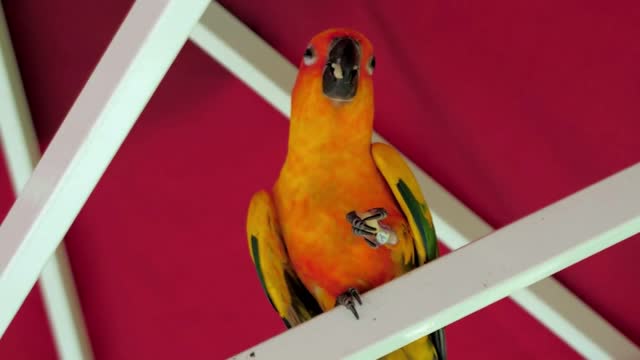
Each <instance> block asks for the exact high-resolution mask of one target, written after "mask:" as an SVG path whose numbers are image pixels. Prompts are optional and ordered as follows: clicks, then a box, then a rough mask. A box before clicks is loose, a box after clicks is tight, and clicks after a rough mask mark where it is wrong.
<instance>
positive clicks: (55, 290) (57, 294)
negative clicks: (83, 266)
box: [0, 5, 93, 360]
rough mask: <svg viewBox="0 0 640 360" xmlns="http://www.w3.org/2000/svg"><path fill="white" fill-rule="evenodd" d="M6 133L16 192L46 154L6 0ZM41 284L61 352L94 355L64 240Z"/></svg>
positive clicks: (1, 57) (0, 65)
mask: <svg viewBox="0 0 640 360" xmlns="http://www.w3.org/2000/svg"><path fill="white" fill-rule="evenodd" d="M0 111H1V112H2V114H0V138H1V139H2V146H3V150H4V159H5V162H6V164H7V168H8V170H9V176H10V180H11V184H12V186H13V190H14V193H15V194H16V196H17V195H18V194H19V193H20V191H21V190H22V188H23V187H24V184H25V183H26V182H27V180H28V179H29V176H31V172H32V171H33V167H34V166H35V164H36V163H37V162H38V159H39V158H40V148H39V146H38V140H37V138H36V133H35V131H34V129H33V123H32V121H31V113H30V111H29V107H28V104H27V98H26V95H25V93H24V88H23V85H22V81H21V80H20V71H19V69H18V65H17V62H16V58H15V54H14V53H13V47H12V43H11V38H10V36H9V28H8V26H7V22H6V18H5V14H4V10H3V8H2V5H0ZM40 290H41V293H42V298H43V301H44V306H45V310H46V313H47V317H48V319H49V325H50V326H51V332H52V334H53V338H54V341H55V344H56V350H57V352H58V358H60V359H63V360H67V359H68V360H71V359H85V360H90V359H93V353H92V351H91V343H90V341H89V336H88V334H87V329H86V326H85V323H84V318H83V316H82V309H81V307H80V301H79V300H78V294H77V292H76V287H75V283H74V281H73V274H72V272H71V266H70V265H69V261H68V258H67V252H66V249H65V246H64V242H62V243H60V246H58V248H57V250H56V252H55V253H54V255H53V257H51V259H50V260H49V262H48V263H47V265H46V266H45V267H44V269H43V270H42V274H41V275H40Z"/></svg>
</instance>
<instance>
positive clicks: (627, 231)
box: [234, 163, 640, 360]
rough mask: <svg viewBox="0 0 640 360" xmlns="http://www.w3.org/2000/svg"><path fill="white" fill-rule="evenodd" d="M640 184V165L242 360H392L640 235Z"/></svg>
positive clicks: (252, 351)
mask: <svg viewBox="0 0 640 360" xmlns="http://www.w3.org/2000/svg"><path fill="white" fill-rule="evenodd" d="M638 184H640V163H638V164H636V165H635V166H633V167H630V168H628V169H625V170H623V171H621V172H619V173H617V174H615V175H613V176H611V177H609V178H607V179H605V180H603V181H601V182H599V183H597V184H595V185H592V186H590V187H588V188H586V189H584V190H582V191H579V192H577V193H575V194H573V195H571V196H569V197H567V198H565V199H563V200H561V201H558V202H556V203H554V204H552V205H550V206H548V207H546V208H544V209H542V210H539V211H537V212H535V213H533V214H531V215H529V216H526V217H524V218H522V219H521V220H519V221H517V222H515V223H512V224H511V225H508V226H506V227H504V228H501V229H499V230H497V231H495V232H493V233H492V234H490V235H488V236H486V237H484V238H482V239H481V240H479V241H476V242H473V243H471V244H469V245H467V246H464V247H462V248H460V249H458V250H457V251H455V252H453V253H450V254H447V255H446V256H443V257H442V258H440V259H438V260H436V261H434V262H432V263H429V264H427V265H425V266H423V267H420V268H418V269H416V270H414V271H412V272H410V273H409V274H407V275H405V276H402V277H400V278H398V279H395V280H394V281H391V282H389V283H387V284H385V285H383V286H381V287H378V288H375V289H373V290H371V291H369V292H367V293H365V294H364V296H363V299H362V300H363V305H362V306H361V307H359V308H358V312H359V313H360V320H356V319H355V318H354V317H353V315H352V314H351V312H350V311H349V310H347V309H346V308H344V307H338V308H336V309H333V310H332V311H329V312H327V313H325V314H322V315H319V316H317V317H316V318H314V319H312V320H310V321H308V322H306V323H304V324H302V325H301V326H299V327H296V328H293V329H291V330H288V331H285V332H283V333H281V334H280V335H278V336H276V337H273V338H271V339H269V340H267V341H265V342H263V343H261V344H259V345H257V346H255V347H252V348H250V349H248V350H246V351H244V352H242V353H240V354H238V355H237V356H235V357H234V359H251V360H262V359H308V360H311V359H375V358H377V357H380V356H382V355H384V354H387V353H389V352H391V351H393V350H395V349H397V348H399V347H401V346H403V345H406V344H408V343H409V342H411V341H413V340H416V339H418V338H420V337H422V336H424V335H426V334H429V333H431V332H433V331H435V330H437V329H439V328H441V327H443V326H446V325H448V324H450V323H452V322H454V321H456V320H458V319H461V318H463V317H465V316H467V315H469V314H471V313H473V312H474V311H477V310H479V309H481V308H483V307H485V306H487V305H489V304H491V303H493V302H495V301H498V300H500V299H502V298H504V297H506V296H508V295H509V294H511V293H513V292H514V291H516V290H518V289H521V288H524V287H526V286H529V285H532V284H534V283H535V282H537V281H539V280H541V279H543V278H545V277H547V276H550V275H552V274H554V273H555V272H557V271H559V270H562V269H564V268H566V267H568V266H570V265H572V264H575V263H576V262H578V261H580V260H582V259H584V258H587V257H589V256H591V255H593V254H595V253H597V252H599V251H601V250H603V249H606V248H607V247H609V246H611V245H614V244H616V243H618V242H620V241H622V240H624V239H627V238H629V237H631V236H633V235H635V234H637V233H638V232H640V191H638ZM603 291H606V290H604V289H603ZM311 339H313V341H310V340H311ZM618 355H619V357H617V358H619V359H623V358H624V359H629V358H635V355H636V353H635V352H633V351H632V352H630V353H626V354H624V353H619V354H618ZM586 357H588V358H597V357H596V356H595V355H594V354H587V356H586Z"/></svg>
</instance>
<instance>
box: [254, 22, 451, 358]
mask: <svg viewBox="0 0 640 360" xmlns="http://www.w3.org/2000/svg"><path fill="white" fill-rule="evenodd" d="M343 38H349V39H352V40H353V41H354V43H355V44H357V50H358V54H357V59H358V62H357V63H356V64H355V66H353V68H354V71H357V72H356V74H357V75H353V76H357V84H356V85H355V86H356V88H357V90H356V91H355V95H354V96H353V97H352V98H349V99H348V100H347V101H341V100H336V99H335V98H332V97H329V96H326V94H325V93H326V91H324V90H323V81H325V82H326V81H329V80H326V79H323V75H324V76H325V77H326V76H328V75H327V74H326V71H327V69H326V67H327V66H328V65H329V64H328V62H327V56H328V54H329V52H330V50H331V46H332V45H335V43H336V41H337V40H336V39H343ZM309 49H312V50H311V51H312V55H313V56H314V57H315V58H314V59H310V58H307V57H305V60H304V61H302V62H301V64H300V69H299V72H298V77H297V79H296V83H295V86H294V89H293V92H292V110H291V125H290V133H289V144H288V152H287V156H286V160H285V162H284V165H283V166H282V169H281V171H280V175H279V177H278V179H277V181H276V182H275V184H274V186H273V188H272V191H271V192H270V193H269V192H267V191H265V190H262V191H260V192H258V193H257V194H256V195H254V197H253V198H252V201H251V204H250V207H249V214H248V217H247V235H248V239H249V246H250V248H251V256H252V259H253V261H254V264H256V269H257V270H258V274H259V277H260V281H261V283H262V285H263V287H264V289H265V291H266V292H267V295H268V297H269V300H270V301H271V303H272V305H273V307H274V308H275V309H276V311H277V312H278V313H279V315H280V316H281V317H282V318H283V320H285V322H286V323H287V325H288V326H290V327H291V326H295V325H297V324H299V323H301V322H304V321H306V320H308V319H310V318H312V317H313V316H315V315H317V314H318V313H320V312H322V311H327V310H330V309H332V308H333V307H334V306H335V305H336V299H337V297H338V296H339V295H340V294H342V293H344V292H345V291H347V290H348V289H350V288H355V289H357V290H358V291H359V292H360V293H365V292H366V291H368V290H370V289H372V288H374V287H377V286H379V285H382V284H384V283H386V282H388V281H390V280H392V279H394V278H396V277H398V276H401V275H402V274H404V273H406V272H408V271H410V270H411V269H413V268H415V267H416V266H419V265H421V264H422V263H425V262H426V261H428V256H427V255H428V254H427V252H428V251H427V247H431V248H433V244H430V245H429V246H427V245H425V244H427V239H426V237H429V236H425V235H424V234H425V233H424V231H422V232H421V229H424V228H425V226H426V227H430V228H431V230H432V228H433V225H432V223H431V217H430V214H429V210H428V208H427V206H426V203H425V202H424V199H423V196H422V195H421V193H420V190H419V188H418V185H417V183H416V182H415V179H414V178H413V175H412V174H411V172H410V170H409V169H408V167H407V166H406V164H405V163H404V161H403V160H402V158H401V157H400V155H399V154H398V153H397V152H396V151H395V150H394V149H393V148H392V147H390V146H388V145H385V144H373V145H372V144H371V136H372V133H373V117H374V103H373V80H372V73H373V66H372V62H373V61H375V60H374V54H373V47H372V45H371V43H370V42H369V40H368V39H367V38H366V37H364V35H362V34H361V33H359V32H356V31H353V30H350V29H329V30H326V31H324V32H322V33H320V34H318V35H316V36H315V37H313V39H312V40H311V42H310V44H309V48H308V50H307V51H308V52H309V51H310V50H309ZM307 55H309V54H308V53H305V56H307ZM349 56H352V57H353V55H349ZM307 60H308V61H307ZM312 60H313V61H312ZM338 62H339V61H338ZM333 76H336V77H337V78H338V79H342V78H341V77H340V76H342V73H341V72H340V73H337V72H334V73H331V77H333ZM333 80H334V81H337V80H336V79H335V78H334V79H333ZM354 81H355V80H354ZM323 91H324V92H323ZM400 182H401V183H402V186H401V187H398V186H400V185H401V184H400ZM396 185H398V186H396ZM407 189H408V190H407ZM407 191H408V193H407ZM403 194H404V195H403ZM407 194H409V195H407ZM403 196H405V197H406V196H409V197H410V198H414V199H415V200H416V201H415V203H411V202H409V203H407V200H406V199H405V198H403ZM412 204H413V205H414V206H413V207H412V206H411V205H412ZM416 204H418V205H416ZM372 208H384V209H385V210H386V212H387V217H386V218H385V219H384V223H385V225H386V226H388V227H389V228H390V229H391V230H392V231H393V232H394V233H395V234H396V235H397V240H398V241H397V243H395V244H394V245H384V246H380V247H377V248H372V247H371V246H369V245H367V243H366V242H365V241H364V240H363V238H362V237H360V236H357V235H355V234H354V233H353V231H352V228H351V225H350V224H349V222H347V221H346V219H345V215H346V214H347V213H348V212H349V211H352V210H357V211H364V210H367V209H372ZM416 208H418V209H419V210H417V212H418V213H419V214H418V218H419V219H417V220H416V219H414V218H412V217H411V216H409V217H408V216H407V214H410V215H411V214H413V215H414V217H415V215H416V210H415V209H416ZM411 209H413V211H414V212H413V213H412V212H411ZM420 224H423V225H422V227H420V226H419V225H420ZM421 234H422V236H421ZM429 234H431V235H430V237H431V240H430V241H431V242H432V243H433V242H435V235H434V233H433V234H432V231H431V232H430V233H429ZM431 250H432V251H431V252H433V249H431ZM436 256H437V250H436ZM432 257H433V256H432ZM292 289H293V290H292ZM354 321H355V320H354ZM443 350H444V349H442V350H441V351H443ZM436 355H437V353H436V350H435V349H434V346H433V345H432V343H431V342H430V341H429V340H428V338H426V337H425V338H422V339H419V340H417V341H415V342H414V343H412V344H409V345H407V346H406V347H405V348H403V349H400V350H398V351H396V352H394V353H392V354H389V355H388V356H387V358H398V359H405V358H412V359H423V358H425V359H432V358H436Z"/></svg>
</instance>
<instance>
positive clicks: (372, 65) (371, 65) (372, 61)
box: [367, 56, 376, 75]
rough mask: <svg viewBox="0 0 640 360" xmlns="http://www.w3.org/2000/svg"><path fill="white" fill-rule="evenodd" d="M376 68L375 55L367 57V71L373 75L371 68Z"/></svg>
mask: <svg viewBox="0 0 640 360" xmlns="http://www.w3.org/2000/svg"><path fill="white" fill-rule="evenodd" d="M375 68H376V57H375V56H372V57H371V59H369V64H368V65H367V71H369V75H373V70H374V69H375Z"/></svg>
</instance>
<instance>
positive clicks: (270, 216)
mask: <svg viewBox="0 0 640 360" xmlns="http://www.w3.org/2000/svg"><path fill="white" fill-rule="evenodd" d="M247 238H248V242H249V249H250V254H251V260H252V261H253V263H254V265H255V268H256V271H257V273H258V279H259V280H260V284H261V285H262V288H263V290H264V291H265V293H266V295H267V298H268V299H269V302H270V303H271V305H272V306H273V308H274V309H275V310H276V312H277V313H278V314H279V315H280V317H281V318H282V320H283V321H284V323H285V325H286V326H287V328H291V327H294V326H296V325H299V324H301V323H303V322H305V321H307V320H309V319H311V318H312V317H314V316H316V315H318V314H320V313H321V312H322V311H321V309H320V306H319V305H318V303H317V301H316V300H315V299H314V298H313V296H312V295H311V293H309V291H308V290H307V289H306V287H305V286H304V285H303V284H302V282H301V281H300V279H299V278H298V277H297V276H296V274H295V272H294V270H293V268H292V266H291V263H290V261H289V257H288V255H287V251H286V248H285V245H284V243H283V241H282V238H281V236H280V226H279V224H278V217H277V212H276V209H275V206H274V205H273V201H272V199H271V196H270V195H269V194H268V193H267V192H266V191H259V192H257V193H256V194H255V195H254V196H253V198H252V199H251V203H250V205H249V211H248V215H247Z"/></svg>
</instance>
